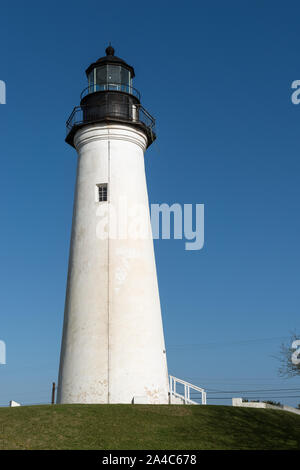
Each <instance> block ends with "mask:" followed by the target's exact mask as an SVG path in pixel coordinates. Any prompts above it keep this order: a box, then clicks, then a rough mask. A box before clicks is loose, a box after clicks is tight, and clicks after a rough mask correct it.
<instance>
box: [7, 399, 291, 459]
mask: <svg viewBox="0 0 300 470" xmlns="http://www.w3.org/2000/svg"><path fill="white" fill-rule="evenodd" d="M0 449H111V450H117V449H122V450H125V449H145V450H151V449H152V450H156V449H163V450H169V449H172V450H173V449H174V450H175V449H179V450H183V449H194V450H195V449H300V416H297V415H294V414H292V413H287V412H283V411H274V410H264V409H249V408H248V409H247V408H235V407H229V406H212V405H211V406H193V405H191V406H180V405H172V406H168V405H152V406H151V405H55V406H51V405H49V406H48V405H45V406H24V407H20V408H1V409H0Z"/></svg>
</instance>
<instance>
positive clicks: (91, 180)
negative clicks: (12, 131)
mask: <svg viewBox="0 0 300 470" xmlns="http://www.w3.org/2000/svg"><path fill="white" fill-rule="evenodd" d="M74 143H75V146H76V149H77V152H78V172H77V182H76V192H75V201H74V213H73V223H72V238H71V248H70V260H69V273H68V283H67V293H66V305H65V319H64V331H63V341H62V350H61V363H60V373H59V384H58V398H57V401H58V403H131V402H132V400H133V399H134V397H145V401H147V402H148V403H168V372H167V362H166V353H165V344H164V336H163V327H162V319H161V311H160V302H159V292H158V285H157V276H156V267H155V258H154V250H153V241H152V237H151V236H150V237H147V238H146V237H144V238H143V239H134V237H133V236H132V233H131V234H129V236H127V235H126V233H124V234H123V238H122V239H120V233H112V232H113V228H114V227H115V225H114V221H115V220H116V217H115V215H116V216H117V221H118V223H119V224H120V223H121V220H122V221H123V222H126V221H127V224H125V225H127V228H129V229H130V228H133V227H132V223H133V218H132V215H133V214H132V212H131V211H135V210H136V208H137V207H138V206H140V207H143V208H144V210H146V218H147V224H148V228H149V230H150V232H151V226H150V216H149V207H148V194H147V185H146V177H145V168H144V151H145V149H146V145H147V138H146V135H145V134H144V133H143V132H141V131H139V130H137V129H135V128H134V127H132V126H126V125H121V124H111V125H107V124H94V125H87V126H85V127H84V128H82V129H80V130H78V131H77V133H76V135H75V139H74ZM101 183H107V184H108V201H107V202H98V201H97V198H96V196H97V185H98V184H101ZM100 206H101V207H100ZM106 209H107V211H108V215H107V220H108V226H109V229H110V237H108V238H107V239H103V238H102V239H101V238H99V228H100V226H101V222H102V223H103V220H104V215H102V216H101V215H100V213H99V210H104V211H105V210H106ZM118 209H119V212H118ZM135 220H136V219H135ZM99 223H100V225H99ZM119 224H118V225H117V228H119V227H120V225H119ZM97 230H98V232H97ZM97 234H98V235H97ZM139 400H140V398H139Z"/></svg>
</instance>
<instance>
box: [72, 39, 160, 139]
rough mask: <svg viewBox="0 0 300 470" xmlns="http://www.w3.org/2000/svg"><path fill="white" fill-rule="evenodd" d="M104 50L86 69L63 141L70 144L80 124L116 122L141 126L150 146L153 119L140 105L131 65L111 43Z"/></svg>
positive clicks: (152, 137) (153, 136)
mask: <svg viewBox="0 0 300 470" xmlns="http://www.w3.org/2000/svg"><path fill="white" fill-rule="evenodd" d="M105 52H106V55H105V56H103V57H100V59H98V60H97V61H96V62H93V63H92V64H91V65H90V66H89V67H88V68H87V69H86V75H87V79H88V86H87V87H86V88H85V89H84V90H83V92H82V93H81V96H80V98H81V100H80V106H77V107H76V108H74V110H73V113H72V114H71V116H70V118H69V119H68V121H67V137H66V142H68V143H69V144H70V145H73V146H74V144H73V140H74V136H75V133H76V131H77V130H78V128H80V127H83V126H84V125H87V124H93V123H94V124H96V123H99V122H116V121H117V122H123V123H126V124H127V125H128V124H130V125H132V126H134V127H139V128H140V129H142V130H143V131H144V132H146V134H147V138H148V145H150V144H151V143H152V142H153V140H154V139H155V134H154V124H155V121H154V119H153V118H152V116H150V114H149V113H148V112H147V111H146V110H145V109H144V108H143V107H142V106H141V95H140V93H139V92H138V90H136V89H135V88H134V87H133V86H132V80H133V78H134V76H135V73H134V68H133V67H132V66H131V65H128V64H127V63H126V62H125V61H124V60H123V59H120V58H119V57H117V56H115V50H114V48H113V47H112V46H111V44H109V46H108V47H107V48H106V50H105Z"/></svg>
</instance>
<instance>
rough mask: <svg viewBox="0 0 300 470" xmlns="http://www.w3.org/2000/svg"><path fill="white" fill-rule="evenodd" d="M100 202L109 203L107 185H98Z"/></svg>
mask: <svg viewBox="0 0 300 470" xmlns="http://www.w3.org/2000/svg"><path fill="white" fill-rule="evenodd" d="M98 201H99V202H104V201H107V184H106V183H105V184H98Z"/></svg>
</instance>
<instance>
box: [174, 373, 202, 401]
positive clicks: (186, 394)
mask: <svg viewBox="0 0 300 470" xmlns="http://www.w3.org/2000/svg"><path fill="white" fill-rule="evenodd" d="M176 383H179V384H182V385H183V386H184V395H182V394H180V393H178V392H177V390H176ZM191 389H192V390H196V391H197V392H200V393H201V404H202V405H206V392H205V390H204V388H201V387H198V386H197V385H193V384H191V383H189V382H186V381H185V380H181V379H178V378H177V377H174V376H173V375H170V404H172V397H177V398H180V399H181V400H182V401H183V403H184V404H190V405H199V403H198V402H196V401H194V400H191V398H190V391H191Z"/></svg>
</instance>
